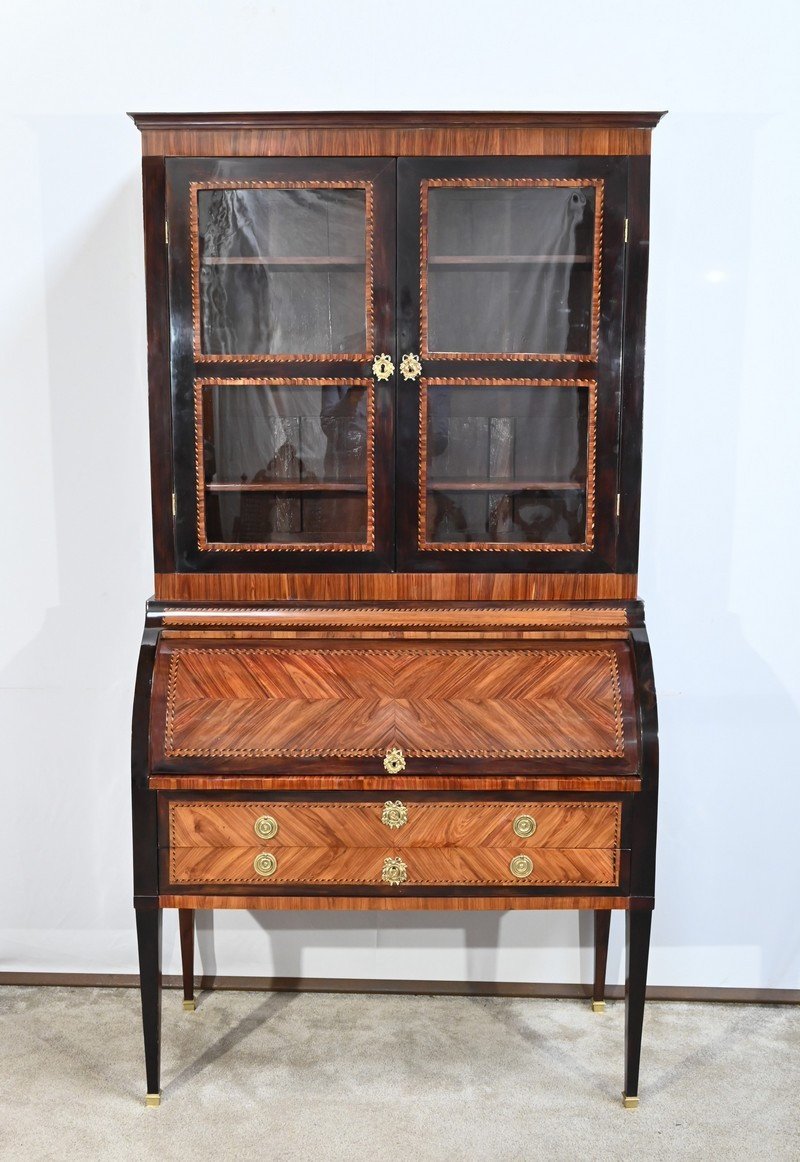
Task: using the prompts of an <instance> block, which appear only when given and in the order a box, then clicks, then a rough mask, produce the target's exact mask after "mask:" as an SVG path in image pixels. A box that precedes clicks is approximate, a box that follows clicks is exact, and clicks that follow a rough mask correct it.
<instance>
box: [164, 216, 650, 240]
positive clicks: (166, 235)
mask: <svg viewBox="0 0 800 1162" xmlns="http://www.w3.org/2000/svg"><path fill="white" fill-rule="evenodd" d="M627 229H628V224H627V222H626V223H625V230H626V231H627ZM627 237H628V235H627V232H626V234H625V238H626V239H627ZM164 242H165V243H166V244H167V246H169V219H168V218H165V219H164Z"/></svg>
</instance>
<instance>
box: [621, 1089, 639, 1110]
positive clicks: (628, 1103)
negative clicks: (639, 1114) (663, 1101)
mask: <svg viewBox="0 0 800 1162" xmlns="http://www.w3.org/2000/svg"><path fill="white" fill-rule="evenodd" d="M622 1104H623V1106H624V1107H625V1109H626V1110H637V1109H638V1108H639V1099H638V1097H628V1095H627V1094H625V1093H623V1095H622Z"/></svg>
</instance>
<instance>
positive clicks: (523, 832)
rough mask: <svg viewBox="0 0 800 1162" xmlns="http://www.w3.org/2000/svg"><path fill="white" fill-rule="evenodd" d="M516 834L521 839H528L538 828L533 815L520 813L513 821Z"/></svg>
mask: <svg viewBox="0 0 800 1162" xmlns="http://www.w3.org/2000/svg"><path fill="white" fill-rule="evenodd" d="M513 827H514V834H515V835H518V836H519V837H520V839H528V838H529V837H530V836H531V835H533V833H534V831H535V830H536V820H535V819H534V818H533V816H532V815H518V816H517V817H516V819H515V820H514V823H513Z"/></svg>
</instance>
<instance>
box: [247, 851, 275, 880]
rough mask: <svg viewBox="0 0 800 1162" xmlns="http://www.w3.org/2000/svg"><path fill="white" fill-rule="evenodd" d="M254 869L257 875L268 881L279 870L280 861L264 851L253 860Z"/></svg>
mask: <svg viewBox="0 0 800 1162" xmlns="http://www.w3.org/2000/svg"><path fill="white" fill-rule="evenodd" d="M253 867H254V868H255V870H256V874H257V875H260V876H263V877H264V879H268V878H269V876H272V875H274V874H275V872H276V871H277V870H278V861H277V859H276V858H275V856H274V855H271V854H270V853H269V852H268V851H262V852H260V853H259V854H258V855H257V856H256V858H255V859H254V860H253Z"/></svg>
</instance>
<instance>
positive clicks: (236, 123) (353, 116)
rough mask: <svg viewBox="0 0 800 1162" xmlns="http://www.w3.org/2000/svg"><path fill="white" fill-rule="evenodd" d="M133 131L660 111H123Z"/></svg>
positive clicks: (564, 119) (585, 117)
mask: <svg viewBox="0 0 800 1162" xmlns="http://www.w3.org/2000/svg"><path fill="white" fill-rule="evenodd" d="M128 116H129V117H131V118H132V119H133V121H134V123H135V124H136V126H137V128H138V129H143V130H153V129H297V128H301V127H313V128H318V129H347V128H355V127H360V126H372V127H376V128H377V127H394V128H397V127H402V128H404V129H438V128H446V127H448V126H470V127H472V128H475V127H477V126H482V127H486V128H488V127H507V128H517V129H521V128H553V129H559V128H562V129H563V128H567V127H573V128H586V129H599V128H603V129H653V128H654V127H655V126H656V125H658V123H659V121H660V120H661V118H662V117H663V116H664V113H663V112H640V111H639V112H637V111H631V110H625V111H622V112H599V111H584V112H567V111H558V112H541V111H539V112H526V113H523V112H499V111H485V110H484V111H480V112H454V111H444V112H442V111H439V112H421V111H416V112H389V111H382V112H374V111H373V112H359V111H347V112H306V113H301V112H293V113H283V112H281V113H129V114H128Z"/></svg>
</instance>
